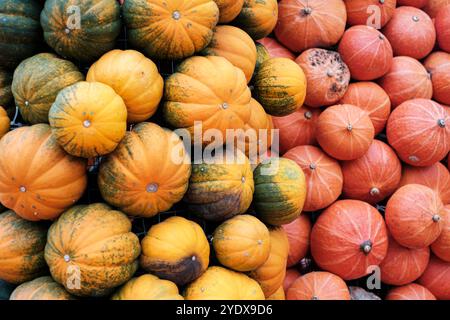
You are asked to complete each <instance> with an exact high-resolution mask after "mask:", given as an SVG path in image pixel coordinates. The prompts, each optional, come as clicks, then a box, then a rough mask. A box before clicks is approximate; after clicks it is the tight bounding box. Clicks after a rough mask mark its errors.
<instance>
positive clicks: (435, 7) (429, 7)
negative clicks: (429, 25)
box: [423, 0, 450, 18]
mask: <svg viewBox="0 0 450 320" xmlns="http://www.w3.org/2000/svg"><path fill="white" fill-rule="evenodd" d="M447 5H450V0H428V3H427V4H426V5H425V7H424V8H423V10H424V11H425V12H426V13H427V14H428V15H429V16H430V17H431V18H435V17H436V16H437V15H438V14H439V13H440V12H441V11H442V10H444V9H445V8H446V7H447Z"/></svg>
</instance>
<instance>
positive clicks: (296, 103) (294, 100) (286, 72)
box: [253, 58, 306, 117]
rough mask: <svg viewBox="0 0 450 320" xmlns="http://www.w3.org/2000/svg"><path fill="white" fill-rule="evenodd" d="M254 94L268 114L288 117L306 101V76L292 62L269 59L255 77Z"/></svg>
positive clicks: (281, 59)
mask: <svg viewBox="0 0 450 320" xmlns="http://www.w3.org/2000/svg"><path fill="white" fill-rule="evenodd" d="M253 94H254V97H255V98H256V100H258V101H259V102H260V103H261V105H262V106H263V107H264V109H265V110H266V112H267V113H268V114H270V115H272V116H277V117H281V116H287V115H289V114H291V113H293V112H294V111H296V110H297V109H298V108H299V107H301V106H302V105H303V102H304V101H305V96H306V77H305V74H304V73H303V71H302V69H301V68H300V67H299V66H298V65H297V64H296V63H295V62H293V61H292V60H289V59H287V58H272V59H269V60H267V61H265V62H264V63H263V64H262V65H261V66H260V68H259V70H258V73H257V74H256V75H255V80H254V91H253Z"/></svg>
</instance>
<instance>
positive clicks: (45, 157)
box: [0, 124, 87, 221]
mask: <svg viewBox="0 0 450 320" xmlns="http://www.w3.org/2000/svg"><path fill="white" fill-rule="evenodd" d="M18 142H20V143H18ZM86 185H87V177H86V162H85V161H84V160H82V159H78V158H74V157H72V156H69V155H68V154H66V153H65V152H64V150H63V149H62V148H61V147H60V146H59V145H58V143H57V142H56V140H55V138H54V136H53V135H52V134H51V131H50V127H49V126H48V125H46V124H37V125H34V126H31V127H21V128H19V129H16V130H14V131H11V132H9V133H7V134H6V135H5V136H4V137H3V138H2V139H1V140H0V202H1V203H2V204H3V205H4V206H5V207H7V208H10V209H12V210H14V211H15V212H16V213H17V214H18V215H19V216H21V217H23V218H24V219H27V220H32V221H35V220H42V219H43V220H51V219H54V218H56V217H58V216H59V215H60V214H61V213H62V212H63V211H64V210H65V209H66V208H67V207H69V206H71V205H73V204H74V203H75V202H76V201H78V199H79V198H80V197H81V196H82V194H83V192H84V190H85V188H86Z"/></svg>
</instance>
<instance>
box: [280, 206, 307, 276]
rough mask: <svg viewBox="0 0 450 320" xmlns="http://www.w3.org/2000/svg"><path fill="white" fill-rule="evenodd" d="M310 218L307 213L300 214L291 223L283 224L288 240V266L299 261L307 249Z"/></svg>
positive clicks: (304, 255)
mask: <svg viewBox="0 0 450 320" xmlns="http://www.w3.org/2000/svg"><path fill="white" fill-rule="evenodd" d="M311 227H312V224H311V220H310V218H309V216H308V215H307V214H301V215H300V217H298V218H297V219H295V220H294V221H292V222H291V223H288V224H285V225H283V229H284V231H285V232H286V235H287V237H288V241H289V255H288V260H287V266H288V267H289V268H290V267H292V266H295V265H296V264H297V263H299V262H300V260H302V259H303V258H304V257H306V254H307V253H308V251H309V244H310V238H311Z"/></svg>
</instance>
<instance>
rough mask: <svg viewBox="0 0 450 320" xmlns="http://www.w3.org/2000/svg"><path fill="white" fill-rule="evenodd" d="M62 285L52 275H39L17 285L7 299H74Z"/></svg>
mask: <svg viewBox="0 0 450 320" xmlns="http://www.w3.org/2000/svg"><path fill="white" fill-rule="evenodd" d="M74 299H75V297H74V296H72V295H71V294H70V293H68V292H67V291H66V290H65V289H64V287H63V286H62V285H60V284H59V283H57V282H55V281H54V280H53V279H52V277H49V276H46V277H40V278H36V279H34V280H33V281H29V282H25V283H23V284H21V285H20V286H18V287H17V288H16V289H15V290H14V291H13V292H12V293H11V297H9V300H74Z"/></svg>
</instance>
